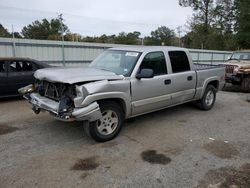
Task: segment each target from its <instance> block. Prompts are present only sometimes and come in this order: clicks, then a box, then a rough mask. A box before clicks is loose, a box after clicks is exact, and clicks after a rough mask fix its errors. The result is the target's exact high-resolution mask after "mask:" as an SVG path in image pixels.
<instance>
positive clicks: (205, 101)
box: [198, 85, 216, 111]
mask: <svg viewBox="0 0 250 188" xmlns="http://www.w3.org/2000/svg"><path fill="white" fill-rule="evenodd" d="M215 100H216V89H215V87H214V86H212V85H208V86H207V88H206V90H205V92H204V95H203V97H202V98H201V100H199V101H198V106H199V107H200V109H201V110H205V111H207V110H210V109H211V108H213V106H214V103H215Z"/></svg>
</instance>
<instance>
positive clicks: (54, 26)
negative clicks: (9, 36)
mask: <svg viewBox="0 0 250 188" xmlns="http://www.w3.org/2000/svg"><path fill="white" fill-rule="evenodd" d="M62 30H63V32H64V33H66V34H67V33H69V29H68V27H67V26H66V25H65V24H62V28H61V24H60V20H59V19H51V20H50V21H48V20H47V19H43V20H42V21H38V20H36V21H34V22H33V23H32V24H29V25H28V26H25V27H23V29H22V35H23V36H24V37H25V38H30V39H44V40H46V39H49V40H59V39H60V35H61V32H62Z"/></svg>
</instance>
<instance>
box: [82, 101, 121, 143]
mask: <svg viewBox="0 0 250 188" xmlns="http://www.w3.org/2000/svg"><path fill="white" fill-rule="evenodd" d="M100 109H101V112H102V118H101V119H99V120H97V121H94V122H90V123H89V124H86V125H84V130H85V132H86V134H87V135H89V136H90V137H92V138H93V139H94V140H95V141H97V142H107V141H109V140H112V139H113V138H115V137H116V136H117V135H118V134H119V132H120V131H121V129H122V125H123V122H124V113H123V111H122V109H121V107H120V106H119V105H118V104H117V103H115V102H112V101H110V102H103V103H100Z"/></svg>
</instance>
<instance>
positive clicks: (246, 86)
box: [241, 76, 250, 92]
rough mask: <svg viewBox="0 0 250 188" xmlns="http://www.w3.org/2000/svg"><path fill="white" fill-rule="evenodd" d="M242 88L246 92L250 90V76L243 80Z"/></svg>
mask: <svg viewBox="0 0 250 188" xmlns="http://www.w3.org/2000/svg"><path fill="white" fill-rule="evenodd" d="M241 90H242V91H244V92H250V76H248V77H246V78H244V79H243V80H242V82H241Z"/></svg>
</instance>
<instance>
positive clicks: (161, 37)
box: [144, 26, 175, 46]
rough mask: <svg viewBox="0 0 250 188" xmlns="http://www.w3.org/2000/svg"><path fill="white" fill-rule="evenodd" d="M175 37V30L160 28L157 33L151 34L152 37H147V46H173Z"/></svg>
mask: <svg viewBox="0 0 250 188" xmlns="http://www.w3.org/2000/svg"><path fill="white" fill-rule="evenodd" d="M174 37H175V32H174V30H171V29H169V28H167V27H166V26H161V27H158V28H157V29H156V30H155V31H152V32H151V36H150V37H145V39H144V40H145V44H146V45H167V46H170V45H172V42H173V39H174Z"/></svg>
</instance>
